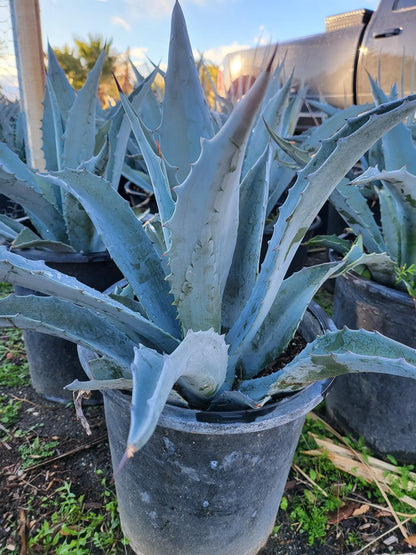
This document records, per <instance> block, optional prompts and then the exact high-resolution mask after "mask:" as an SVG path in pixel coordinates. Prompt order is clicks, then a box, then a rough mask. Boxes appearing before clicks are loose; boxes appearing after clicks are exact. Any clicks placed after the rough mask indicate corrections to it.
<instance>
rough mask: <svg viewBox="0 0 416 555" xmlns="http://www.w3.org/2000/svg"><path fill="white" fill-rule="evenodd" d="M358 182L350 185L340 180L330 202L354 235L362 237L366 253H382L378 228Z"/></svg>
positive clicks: (381, 239)
mask: <svg viewBox="0 0 416 555" xmlns="http://www.w3.org/2000/svg"><path fill="white" fill-rule="evenodd" d="M363 175H364V174H363ZM360 182H361V181H360V180H357V181H353V182H352V184H350V183H348V181H347V180H346V179H344V180H342V181H341V182H340V183H339V184H338V185H337V187H336V189H334V191H333V192H332V194H331V196H330V201H331V203H332V204H333V206H334V207H335V208H336V210H337V212H338V213H339V214H340V216H341V217H342V218H343V219H344V221H345V222H346V224H347V225H348V226H349V227H350V228H351V229H352V230H353V231H354V233H355V235H357V236H358V235H360V234H361V235H362V237H363V242H364V245H365V247H366V248H367V250H368V251H370V252H384V251H385V250H386V245H385V243H384V239H383V235H382V233H381V231H380V227H379V226H378V224H377V222H376V220H375V217H374V213H373V212H372V210H371V208H370V207H369V205H368V202H367V199H366V198H365V197H364V196H363V195H362V194H361V192H360V189H359V187H358V186H356V184H358V183H360Z"/></svg>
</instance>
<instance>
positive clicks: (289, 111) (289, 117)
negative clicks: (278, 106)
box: [280, 85, 308, 137]
mask: <svg viewBox="0 0 416 555" xmlns="http://www.w3.org/2000/svg"><path fill="white" fill-rule="evenodd" d="M307 92H308V86H307V85H306V86H305V87H303V88H302V89H301V90H300V91H299V92H297V93H296V95H295V96H294V97H291V98H290V99H289V105H288V107H287V108H286V110H285V111H284V112H283V119H282V124H281V126H280V133H281V134H282V135H283V136H284V137H291V136H292V135H294V134H295V131H296V127H297V125H298V121H299V116H300V112H301V110H302V107H303V105H304V104H305V97H306V94H307Z"/></svg>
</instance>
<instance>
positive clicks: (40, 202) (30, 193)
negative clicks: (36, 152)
mask: <svg viewBox="0 0 416 555" xmlns="http://www.w3.org/2000/svg"><path fill="white" fill-rule="evenodd" d="M0 182H1V192H2V194H4V195H6V196H7V197H9V198H10V199H12V200H13V201H15V202H17V203H18V204H20V205H21V206H23V208H25V210H26V212H27V213H28V214H30V217H31V220H32V223H33V225H34V226H35V227H36V229H37V230H38V231H39V234H40V235H41V236H42V237H44V238H45V239H51V240H57V241H62V242H67V241H68V239H67V235H66V231H65V225H64V221H63V218H62V216H61V214H60V213H59V212H58V210H57V208H56V207H55V206H54V205H53V204H51V202H49V200H48V199H46V198H45V195H44V194H43V193H42V192H41V189H40V187H39V183H38V181H37V179H36V177H35V174H34V173H33V172H32V171H31V170H30V169H29V168H28V167H27V166H26V164H24V163H23V162H22V161H21V160H20V158H19V157H18V156H17V154H15V153H14V152H12V151H11V150H10V149H9V148H8V147H7V146H6V145H5V144H4V143H0Z"/></svg>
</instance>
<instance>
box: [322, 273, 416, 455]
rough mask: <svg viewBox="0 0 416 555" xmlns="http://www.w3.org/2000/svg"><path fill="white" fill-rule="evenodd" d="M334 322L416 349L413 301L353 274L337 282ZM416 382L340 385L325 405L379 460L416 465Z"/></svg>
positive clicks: (340, 381)
mask: <svg viewBox="0 0 416 555" xmlns="http://www.w3.org/2000/svg"><path fill="white" fill-rule="evenodd" d="M333 319H334V322H335V324H336V325H337V327H340V326H341V327H342V326H344V325H346V326H348V327H349V328H352V329H358V328H364V329H367V330H376V331H379V332H381V333H382V334H384V335H386V336H387V337H390V338H392V339H395V340H396V341H399V342H401V343H404V344H406V345H409V346H410V347H413V348H415V347H416V307H415V303H414V302H413V300H412V299H411V297H410V296H409V295H407V294H406V293H403V292H401V291H397V290H395V289H392V288H390V287H386V286H384V285H379V284H377V283H375V282H374V281H371V280H367V279H364V278H362V277H360V276H358V275H357V274H355V273H352V272H348V273H346V274H344V275H343V276H341V277H339V278H337V279H336V284H335V293H334V316H333ZM415 400H416V381H415V380H412V379H410V378H402V377H397V376H386V375H381V374H380V375H379V374H350V375H348V376H340V377H338V378H336V379H335V381H334V384H333V386H332V388H331V391H330V393H329V394H328V396H327V399H326V408H327V413H328V416H329V418H330V419H331V421H332V422H333V423H334V424H335V425H336V426H337V427H338V428H339V429H341V430H342V431H344V432H346V433H351V434H352V435H353V436H355V437H356V438H359V437H362V438H363V439H364V441H365V443H366V444H367V445H368V447H370V448H371V449H372V450H373V451H374V452H375V453H376V454H378V455H381V456H385V455H388V454H390V455H393V456H394V457H395V458H396V459H397V460H398V461H399V462H402V463H416V402H415Z"/></svg>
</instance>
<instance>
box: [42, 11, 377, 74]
mask: <svg viewBox="0 0 416 555" xmlns="http://www.w3.org/2000/svg"><path fill="white" fill-rule="evenodd" d="M39 1H40V9H41V23H42V33H43V36H44V41H45V44H46V41H47V40H49V41H50V43H51V44H52V46H54V47H62V46H63V45H64V44H65V43H67V44H70V45H73V38H74V36H75V37H77V38H82V39H86V38H87V35H88V33H92V34H100V35H102V36H103V37H104V38H110V37H112V38H113V46H114V47H115V49H116V50H117V51H118V52H119V53H122V52H124V51H125V50H126V49H127V48H130V54H131V57H132V58H133V60H134V61H135V63H136V64H138V66H140V65H141V63H142V62H143V61H144V59H145V55H147V56H149V57H150V58H151V59H152V60H153V61H155V62H160V61H161V62H162V64H164V63H166V61H167V52H168V44H169V29H170V14H171V11H172V7H173V5H174V0H39ZM377 3H378V0H337V1H335V2H334V1H333V0H332V1H331V0H292V1H290V2H288V1H286V0H182V1H181V6H182V9H183V11H184V14H185V19H186V21H187V26H188V31H189V35H190V38H191V44H192V47H193V48H194V50H195V51H196V52H204V54H205V57H206V58H208V59H211V60H212V61H214V62H216V63H220V61H221V60H222V59H223V57H224V55H225V54H227V53H228V52H230V51H232V50H237V49H239V48H244V47H250V46H255V45H256V44H258V42H259V41H260V42H266V43H268V42H270V41H273V42H275V41H283V40H288V39H290V38H295V37H300V36H305V35H308V34H313V33H319V32H322V31H324V25H325V16H327V15H333V14H335V13H341V12H345V11H349V10H353V9H358V8H370V9H375V8H376V6H377Z"/></svg>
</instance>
